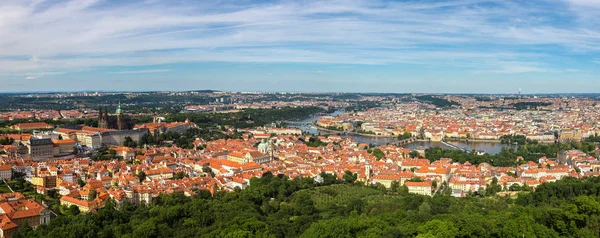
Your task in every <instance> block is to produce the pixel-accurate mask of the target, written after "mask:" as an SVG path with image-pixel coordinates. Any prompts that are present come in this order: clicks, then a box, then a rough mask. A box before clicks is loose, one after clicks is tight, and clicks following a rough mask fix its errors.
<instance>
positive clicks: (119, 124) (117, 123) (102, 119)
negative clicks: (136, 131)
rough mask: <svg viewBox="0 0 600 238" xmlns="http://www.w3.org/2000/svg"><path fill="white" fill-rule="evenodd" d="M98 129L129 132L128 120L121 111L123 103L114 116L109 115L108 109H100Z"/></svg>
mask: <svg viewBox="0 0 600 238" xmlns="http://www.w3.org/2000/svg"><path fill="white" fill-rule="evenodd" d="M98 128H102V129H116V130H119V131H120V130H129V125H128V122H127V119H126V118H125V116H124V115H123V111H122V110H121V103H119V106H117V110H116V111H115V114H114V116H110V115H108V109H106V108H104V110H102V107H100V110H99V112H98Z"/></svg>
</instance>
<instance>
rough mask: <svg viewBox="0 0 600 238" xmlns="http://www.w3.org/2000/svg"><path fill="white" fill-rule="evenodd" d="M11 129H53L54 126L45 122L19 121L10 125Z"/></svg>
mask: <svg viewBox="0 0 600 238" xmlns="http://www.w3.org/2000/svg"><path fill="white" fill-rule="evenodd" d="M11 128H12V129H14V130H18V131H31V130H48V129H53V128H54V126H52V125H49V124H48V123H45V122H28V123H19V124H15V125H13V126H11Z"/></svg>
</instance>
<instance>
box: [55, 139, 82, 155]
mask: <svg viewBox="0 0 600 238" xmlns="http://www.w3.org/2000/svg"><path fill="white" fill-rule="evenodd" d="M52 143H54V154H55V155H62V154H72V153H73V152H74V151H75V145H76V144H77V143H76V142H75V140H73V139H64V140H52Z"/></svg>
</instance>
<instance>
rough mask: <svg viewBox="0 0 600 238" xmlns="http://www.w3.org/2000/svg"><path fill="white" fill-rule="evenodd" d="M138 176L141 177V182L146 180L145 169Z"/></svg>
mask: <svg viewBox="0 0 600 238" xmlns="http://www.w3.org/2000/svg"><path fill="white" fill-rule="evenodd" d="M138 178H140V182H141V181H144V180H146V173H145V172H144V171H141V172H139V173H138Z"/></svg>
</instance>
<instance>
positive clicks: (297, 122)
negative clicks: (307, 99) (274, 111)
mask: <svg viewBox="0 0 600 238" xmlns="http://www.w3.org/2000/svg"><path fill="white" fill-rule="evenodd" d="M283 123H285V124H286V125H288V126H289V125H292V126H310V125H312V124H313V123H311V122H301V121H283Z"/></svg>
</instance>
